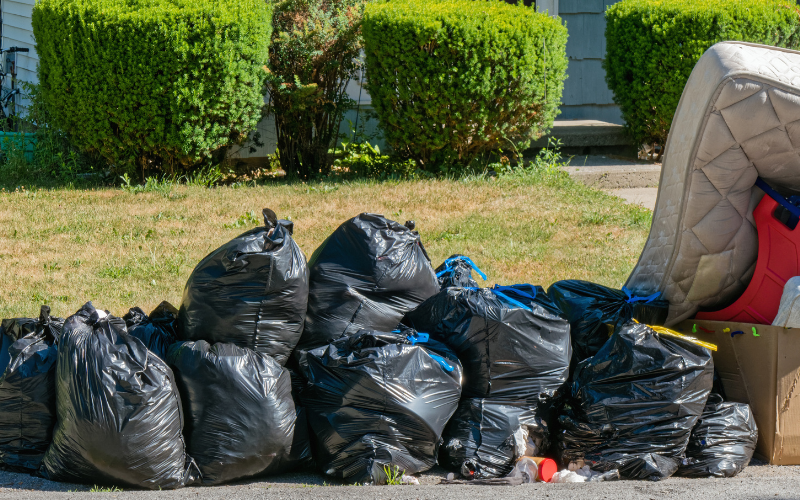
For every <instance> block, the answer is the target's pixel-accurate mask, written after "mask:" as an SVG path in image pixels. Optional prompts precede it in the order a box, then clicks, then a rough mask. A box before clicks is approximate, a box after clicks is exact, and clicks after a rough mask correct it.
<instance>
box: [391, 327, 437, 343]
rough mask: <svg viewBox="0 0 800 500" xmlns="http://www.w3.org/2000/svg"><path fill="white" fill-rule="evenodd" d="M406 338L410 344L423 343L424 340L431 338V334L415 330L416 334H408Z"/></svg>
mask: <svg viewBox="0 0 800 500" xmlns="http://www.w3.org/2000/svg"><path fill="white" fill-rule="evenodd" d="M396 333H400V331H399V330H397V332H396ZM406 338H407V339H408V341H409V342H411V345H416V344H424V343H425V342H427V341H429V340H430V339H431V336H430V335H428V334H427V333H423V332H417V333H416V335H409V336H408V337H406Z"/></svg>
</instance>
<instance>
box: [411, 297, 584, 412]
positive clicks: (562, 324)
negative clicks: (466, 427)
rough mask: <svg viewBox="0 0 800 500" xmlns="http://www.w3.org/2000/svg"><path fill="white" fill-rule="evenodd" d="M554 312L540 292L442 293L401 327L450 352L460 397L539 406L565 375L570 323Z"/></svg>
mask: <svg viewBox="0 0 800 500" xmlns="http://www.w3.org/2000/svg"><path fill="white" fill-rule="evenodd" d="M556 311H557V309H556V308H555V305H554V304H552V302H551V301H550V300H549V299H548V298H547V295H546V294H545V293H544V291H543V290H542V288H541V287H535V286H531V285H514V286H510V287H503V286H495V287H494V288H445V289H443V290H442V291H441V292H439V293H438V294H436V295H434V296H433V297H431V298H429V299H428V300H426V301H425V302H423V303H422V304H420V305H419V306H418V307H417V308H416V309H414V310H413V311H410V312H409V313H407V314H406V316H405V318H404V319H403V323H404V324H406V325H408V326H410V327H411V328H414V329H415V330H417V331H419V332H425V333H428V334H430V335H431V336H432V337H433V338H435V339H437V340H441V341H442V342H444V343H445V344H447V345H448V346H449V347H450V348H451V349H453V351H454V352H455V353H456V355H457V356H458V359H459V360H461V364H462V365H463V366H464V383H463V387H464V397H470V398H494V399H506V400H510V401H520V400H528V401H533V402H538V400H539V399H540V398H541V397H550V396H553V395H554V394H555V392H556V391H557V390H558V389H559V388H560V387H561V386H562V385H564V383H565V382H566V380H567V376H568V374H569V363H570V356H571V353H572V351H571V348H570V337H569V323H568V322H567V321H566V320H565V319H563V318H561V317H560V316H558V315H557V314H556Z"/></svg>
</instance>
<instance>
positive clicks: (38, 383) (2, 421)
mask: <svg viewBox="0 0 800 500" xmlns="http://www.w3.org/2000/svg"><path fill="white" fill-rule="evenodd" d="M63 324H64V320H63V319H61V318H55V317H51V316H50V308H49V307H47V306H42V308H41V313H40V314H39V318H38V319H35V318H16V319H6V320H3V322H2V326H0V336H2V337H6V338H7V339H9V340H10V341H11V344H10V346H9V348H8V352H9V355H10V356H9V360H10V361H9V363H8V365H7V366H6V368H5V370H4V372H3V374H2V377H0V466H2V467H3V468H6V469H11V470H15V471H19V472H35V471H36V470H37V469H38V468H39V465H40V464H41V462H42V458H43V457H44V453H45V451H47V447H48V446H50V442H51V441H52V438H53V426H54V425H55V423H56V382H55V362H56V356H57V354H58V344H57V342H58V337H59V336H60V335H61V326H62V325H63Z"/></svg>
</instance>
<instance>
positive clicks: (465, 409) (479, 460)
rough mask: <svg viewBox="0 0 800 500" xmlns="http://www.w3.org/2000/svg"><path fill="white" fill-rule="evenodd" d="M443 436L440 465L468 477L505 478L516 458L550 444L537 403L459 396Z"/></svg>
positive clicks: (531, 454) (535, 454) (534, 452)
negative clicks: (456, 407) (457, 403)
mask: <svg viewBox="0 0 800 500" xmlns="http://www.w3.org/2000/svg"><path fill="white" fill-rule="evenodd" d="M442 438H443V439H444V443H443V445H442V447H441V448H440V450H439V464H440V465H441V466H442V467H444V468H446V469H448V470H452V471H454V472H460V473H461V475H462V476H464V477H466V478H470V479H489V478H494V477H504V476H506V475H508V473H509V472H511V470H512V469H513V468H514V464H515V463H516V461H517V460H518V459H519V458H521V457H523V456H541V455H542V453H543V452H544V451H545V450H546V449H547V447H548V446H549V442H548V440H549V432H548V429H547V423H546V421H545V420H544V419H543V418H542V416H541V412H540V410H539V409H538V407H537V405H536V404H531V403H525V402H521V403H520V402H512V401H495V400H490V399H484V398H466V399H462V400H461V403H460V404H459V405H458V409H457V410H456V413H455V414H454V415H453V418H451V419H450V422H449V423H448V424H447V427H446V428H445V431H444V434H443V436H442Z"/></svg>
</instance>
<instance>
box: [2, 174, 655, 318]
mask: <svg viewBox="0 0 800 500" xmlns="http://www.w3.org/2000/svg"><path fill="white" fill-rule="evenodd" d="M264 207H270V208H272V209H273V210H275V211H276V212H277V213H278V216H279V217H284V218H290V219H291V220H293V221H294V222H295V238H296V240H297V241H298V243H299V245H300V247H301V248H302V249H303V251H304V252H305V253H306V255H307V256H310V255H311V253H312V252H313V251H314V249H315V248H316V247H317V245H319V244H320V243H321V242H322V241H323V240H324V239H325V237H326V236H327V235H328V234H330V233H331V232H332V231H333V230H334V229H335V228H336V227H337V226H338V225H339V224H340V223H341V222H343V221H344V220H346V219H348V218H350V217H353V216H354V215H356V214H358V213H360V212H365V211H370V212H377V213H382V214H384V215H386V216H387V217H389V218H393V219H395V220H398V221H401V222H403V221H405V220H408V219H413V220H415V221H416V223H417V228H418V230H419V231H420V233H421V234H422V240H423V243H424V244H425V247H426V248H427V250H428V253H429V255H430V257H431V259H432V260H433V263H434V266H435V265H438V264H439V263H440V262H441V261H442V260H443V259H444V258H446V257H448V256H449V255H450V254H452V253H456V252H459V253H464V254H467V255H469V256H470V257H472V258H473V260H474V261H475V262H476V263H477V264H478V265H479V266H480V267H481V268H482V269H483V270H484V272H486V273H487V274H488V275H489V280H488V281H487V282H486V284H487V285H490V284H492V283H503V284H513V283H532V284H538V285H542V286H545V287H547V286H548V285H549V284H550V283H552V282H553V281H557V280H560V279H567V278H576V279H586V280H591V281H595V282H598V283H602V284H605V285H609V286H614V287H620V286H621V285H622V284H623V283H624V281H625V279H626V277H627V276H628V273H629V272H630V270H631V269H632V267H633V265H634V264H635V263H636V260H637V258H638V256H639V252H640V251H641V249H642V247H643V245H644V242H645V239H646V237H647V231H648V228H649V225H650V219H651V215H652V214H651V212H650V211H649V210H646V209H643V208H639V207H635V206H631V205H626V204H625V203H624V202H623V201H622V200H621V199H619V198H615V197H612V196H609V195H607V194H604V193H602V192H600V191H597V190H593V189H589V188H586V187H584V186H582V185H580V184H576V183H574V182H572V181H571V180H569V179H568V178H566V177H565V176H564V175H556V176H552V175H550V176H543V175H541V174H530V173H522V174H519V173H518V174H512V175H507V176H501V177H500V178H473V179H468V180H425V181H407V182H388V183H376V182H356V183H343V184H325V183H310V184H303V183H295V184H291V183H276V184H272V185H264V186H253V187H218V188H212V189H207V188H202V187H189V186H177V187H173V188H171V189H165V190H162V191H152V192H140V193H132V192H128V191H124V190H121V189H118V188H103V189H89V190H79V189H50V190H45V189H36V190H26V189H20V190H17V191H15V192H7V191H0V263H1V264H0V282H2V285H1V286H0V317H4V318H5V317H15V316H35V315H37V314H38V309H39V305H41V304H42V303H47V304H50V305H51V307H52V308H53V313H54V314H56V315H60V316H67V315H70V314H71V313H73V312H74V311H75V310H77V309H78V308H79V307H80V306H81V305H82V304H83V303H84V302H86V301H88V300H92V301H94V303H95V305H96V306H97V307H98V308H104V309H108V310H110V311H111V312H112V313H114V314H117V315H122V314H123V313H124V312H126V311H127V309H128V308H130V307H132V306H140V307H142V308H143V309H144V310H145V311H149V310H150V309H151V308H153V307H155V306H156V305H157V304H158V303H159V302H160V301H162V300H168V301H170V302H172V303H173V304H175V305H176V306H177V305H179V303H180V300H181V294H182V292H183V286H184V284H185V282H186V279H187V278H188V276H189V273H190V272H191V271H192V268H193V267H194V265H195V264H196V263H197V262H198V261H199V260H200V259H201V258H203V257H204V256H205V255H206V254H208V253H209V252H210V251H211V250H213V249H214V248H216V247H217V246H219V245H221V244H222V243H224V242H225V241H227V240H229V239H230V238H233V237H234V236H236V235H238V234H240V233H242V232H244V231H245V230H247V229H249V228H250V227H253V226H255V225H257V224H259V223H260V222H259V221H258V219H259V218H260V213H261V209H262V208H264ZM251 212H252V214H251ZM253 215H255V217H254V216H253Z"/></svg>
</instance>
